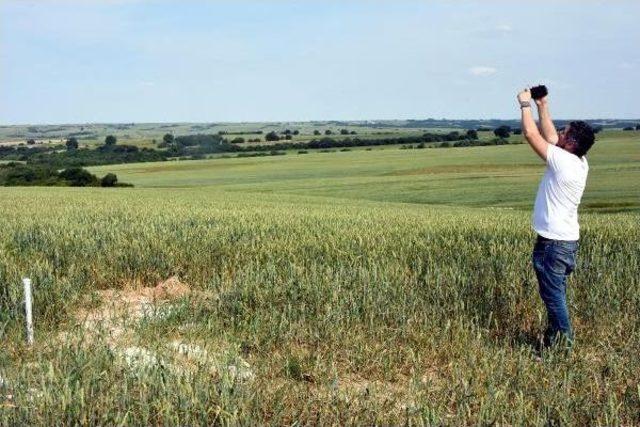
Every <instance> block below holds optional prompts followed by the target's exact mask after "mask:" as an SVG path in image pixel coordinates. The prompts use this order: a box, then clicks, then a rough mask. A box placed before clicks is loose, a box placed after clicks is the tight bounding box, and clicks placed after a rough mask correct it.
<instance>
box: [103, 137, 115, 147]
mask: <svg viewBox="0 0 640 427" xmlns="http://www.w3.org/2000/svg"><path fill="white" fill-rule="evenodd" d="M116 142H118V139H117V138H116V137H115V136H113V135H107V137H106V138H105V139H104V145H116Z"/></svg>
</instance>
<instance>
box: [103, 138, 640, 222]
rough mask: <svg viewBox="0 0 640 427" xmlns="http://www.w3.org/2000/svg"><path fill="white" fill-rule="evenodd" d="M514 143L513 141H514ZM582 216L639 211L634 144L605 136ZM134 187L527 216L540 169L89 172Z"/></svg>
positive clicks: (490, 154)
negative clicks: (506, 210)
mask: <svg viewBox="0 0 640 427" xmlns="http://www.w3.org/2000/svg"><path fill="white" fill-rule="evenodd" d="M514 138H515V137H514ZM588 157H589V161H590V164H591V168H590V175H589V183H588V187H587V190H586V192H585V196H584V199H583V209H585V210H607V211H620V210H634V211H637V210H638V209H639V208H640V185H639V184H638V178H639V177H640V163H639V162H640V136H638V135H637V134H636V133H630V132H622V131H606V132H604V133H603V134H601V135H600V137H599V140H598V143H597V144H596V145H595V146H594V148H593V149H592V152H591V153H590V155H589V156H588ZM90 170H91V171H92V172H95V173H96V174H97V175H99V176H102V175H104V174H106V173H108V172H114V173H116V174H117V175H118V177H119V178H120V179H121V180H122V181H125V182H131V183H133V184H135V185H136V186H138V187H162V188H175V187H177V188H189V187H211V188H215V189H220V190H225V191H234V192H236V191H237V192H251V193H254V192H261V193H276V194H299V195H312V196H325V197H338V198H349V199H357V200H374V201H381V202H404V203H420V204H446V205H465V206H475V207H486V206H493V207H514V208H523V209H530V208H531V207H532V203H533V200H534V197H535V191H536V189H537V185H538V182H539V180H540V176H541V174H542V172H543V170H544V164H543V162H542V161H541V160H540V159H539V158H538V157H537V156H535V155H534V154H532V151H531V149H530V148H529V147H528V145H526V144H521V145H514V146H506V147H497V148H496V147H475V148H448V149H423V150H416V149H414V150H399V149H398V147H384V148H373V149H372V150H371V151H366V150H364V151H362V150H355V151H350V152H340V151H337V150H336V151H335V152H330V153H321V152H313V151H312V152H310V153H308V154H303V155H299V154H296V152H291V153H289V155H287V156H274V157H264V158H239V159H211V160H202V161H188V162H184V161H183V162H169V163H167V162H162V163H154V164H135V165H131V164H129V165H121V166H104V167H96V168H90Z"/></svg>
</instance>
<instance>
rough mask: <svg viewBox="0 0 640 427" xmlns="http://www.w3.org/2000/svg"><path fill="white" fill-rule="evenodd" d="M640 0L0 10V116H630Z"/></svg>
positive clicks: (26, 119) (9, 4)
mask: <svg viewBox="0 0 640 427" xmlns="http://www.w3.org/2000/svg"><path fill="white" fill-rule="evenodd" d="M639 16H640V2H638V1H631V0H630V1H616V2H606V1H580V2H579V1H557V0H556V1H536V2H527V3H526V4H525V3H524V2H520V1H506V0H505V1H498V0H496V1H490V0H489V1H424V0H423V1H383V0H369V1H365V0H362V1H357V0H353V1H346V0H345V1H332V0H326V1H315V0H306V1H303V0H299V1H287V0H278V1H276V0H274V1H269V0H262V1H249V0H236V1H189V0H183V1H177V0H176V1H143V0H110V1H95V0H84V1H80V0H78V1H70V0H69V1H63V0H57V1H56V0H41V1H25V0H22V1H15V0H1V1H0V123H2V124H17V123H80V122H164V121H191V122H199V121H206V122H216V121H299V120H327V119H338V120H339V119H344V120H359V119H403V118H415V119H417V118H427V117H433V118H443V117H446V118H459V119H465V118H485V119H488V118H515V117H516V116H517V115H518V109H517V107H516V103H515V95H516V92H517V90H519V89H520V88H522V87H524V86H525V85H527V84H528V83H536V82H546V83H547V85H548V86H549V89H550V92H551V95H550V102H551V111H552V114H553V115H554V117H557V118H638V117H639V116H640V114H639V112H640V106H639V105H640V104H639V103H638V98H637V89H638V87H639V86H640V50H639V49H638V46H639V45H640V26H639V25H638V17H639Z"/></svg>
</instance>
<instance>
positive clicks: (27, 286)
mask: <svg viewBox="0 0 640 427" xmlns="http://www.w3.org/2000/svg"><path fill="white" fill-rule="evenodd" d="M22 284H23V285H24V314H25V317H26V320H27V344H29V345H33V310H32V304H33V302H32V298H31V279H29V278H27V277H25V278H23V279H22Z"/></svg>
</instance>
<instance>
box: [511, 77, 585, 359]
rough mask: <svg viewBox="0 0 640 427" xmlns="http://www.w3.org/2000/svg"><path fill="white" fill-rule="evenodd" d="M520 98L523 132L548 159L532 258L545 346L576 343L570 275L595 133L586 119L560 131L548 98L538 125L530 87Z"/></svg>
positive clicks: (536, 208) (540, 105)
mask: <svg viewBox="0 0 640 427" xmlns="http://www.w3.org/2000/svg"><path fill="white" fill-rule="evenodd" d="M518 102H519V103H520V109H521V110H522V134H523V135H524V137H525V138H526V140H527V142H528V143H529V145H530V146H531V148H533V151H535V152H536V154H538V155H539V156H540V157H541V158H542V159H543V160H544V161H545V162H546V163H547V169H546V171H545V174H544V176H543V177H542V181H541V182H540V186H539V188H538V194H537V196H536V201H535V206H534V209H533V229H534V230H535V231H536V232H537V233H538V237H537V240H536V243H535V246H534V250H533V257H532V258H533V266H534V269H535V272H536V276H537V278H538V284H539V290H540V297H541V298H542V301H543V302H544V304H545V306H546V309H547V329H546V331H545V334H544V345H545V346H552V345H555V344H557V343H560V342H563V343H564V345H566V346H567V347H571V345H572V344H573V331H572V328H571V322H570V320H569V311H568V309H567V294H566V288H567V277H569V275H570V274H571V272H572V271H573V269H574V268H575V264H576V252H577V250H578V239H579V237H580V228H579V225H578V205H579V204H580V199H581V198H582V193H583V191H584V188H585V185H586V182H587V174H588V172H589V164H588V163H587V159H586V157H585V154H586V153H587V151H589V149H590V148H591V146H592V145H593V143H594V142H595V135H594V132H593V129H591V127H590V126H589V125H588V124H587V123H585V122H583V121H576V122H571V123H570V124H569V125H567V126H566V127H565V129H564V130H563V131H562V132H560V134H559V135H558V133H557V132H556V128H555V126H554V124H553V122H552V121H551V117H550V115H549V108H548V103H547V98H546V97H544V98H541V99H537V100H535V103H536V104H537V106H538V117H539V122H540V128H538V126H536V122H535V120H534V118H533V113H532V111H531V110H532V108H531V92H530V91H529V89H528V88H527V89H525V90H524V91H522V92H520V93H519V94H518Z"/></svg>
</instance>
